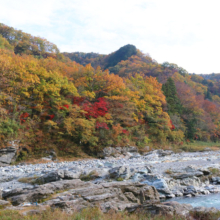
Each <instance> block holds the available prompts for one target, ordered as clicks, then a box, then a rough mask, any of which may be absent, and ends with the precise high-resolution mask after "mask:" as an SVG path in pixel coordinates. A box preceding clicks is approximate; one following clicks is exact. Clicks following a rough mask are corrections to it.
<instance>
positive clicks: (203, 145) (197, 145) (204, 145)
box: [179, 141, 220, 152]
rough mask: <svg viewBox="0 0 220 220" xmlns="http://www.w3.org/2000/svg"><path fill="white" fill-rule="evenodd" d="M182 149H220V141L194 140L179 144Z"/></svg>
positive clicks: (193, 150)
mask: <svg viewBox="0 0 220 220" xmlns="http://www.w3.org/2000/svg"><path fill="white" fill-rule="evenodd" d="M179 148H180V149H181V150H184V151H188V152H196V151H200V152H202V151H206V150H207V149H208V148H209V149H210V150H213V151H215V150H220V143H215V142H204V141H192V142H186V143H183V145H182V146H179Z"/></svg>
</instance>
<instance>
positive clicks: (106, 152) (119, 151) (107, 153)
mask: <svg viewBox="0 0 220 220" xmlns="http://www.w3.org/2000/svg"><path fill="white" fill-rule="evenodd" d="M137 152H138V149H137V147H134V146H128V147H115V148H114V147H105V148H104V149H103V150H102V151H101V152H99V153H98V157H101V158H106V157H111V156H113V157H119V156H120V155H127V153H137Z"/></svg>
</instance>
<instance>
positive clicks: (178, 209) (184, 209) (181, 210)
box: [162, 201, 193, 216]
mask: <svg viewBox="0 0 220 220" xmlns="http://www.w3.org/2000/svg"><path fill="white" fill-rule="evenodd" d="M162 204H164V205H167V206H172V207H173V208H174V212H175V214H176V215H181V216H186V215H187V214H188V213H189V211H191V210H192V209H193V207H192V205H190V204H180V203H178V202H175V201H171V202H163V203H162Z"/></svg>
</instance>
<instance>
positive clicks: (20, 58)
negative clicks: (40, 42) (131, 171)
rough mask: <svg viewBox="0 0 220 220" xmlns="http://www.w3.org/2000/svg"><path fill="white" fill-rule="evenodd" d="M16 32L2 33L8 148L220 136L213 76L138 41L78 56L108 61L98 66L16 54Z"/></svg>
mask: <svg viewBox="0 0 220 220" xmlns="http://www.w3.org/2000/svg"><path fill="white" fill-rule="evenodd" d="M4 28H6V27H4ZM6 29H7V28H6ZM7 30H8V29H7ZM9 30H12V29H10V28H9ZM6 32H7V31H5V32H4V33H6ZM15 32H16V31H15ZM16 33H17V32H16ZM15 35H16V34H15ZM23 35H24V36H25V33H24V34H23ZM9 36H14V35H13V34H11V35H10V34H9V35H8V38H10V39H11V40H10V41H9V39H8V38H6V37H5V36H4V35H2V36H0V48H1V49H0V77H1V81H0V114H1V117H0V138H1V144H2V146H3V145H5V144H6V143H7V142H8V141H9V140H12V139H18V140H20V144H21V145H23V146H25V147H26V148H29V149H30V150H34V151H36V150H38V149H39V150H42V149H44V148H56V149H58V150H60V151H61V152H73V153H74V152H77V149H79V148H82V149H83V148H84V149H86V150H87V152H88V151H91V152H97V151H98V150H99V149H100V148H102V147H106V146H126V145H136V146H139V147H143V146H146V145H147V144H149V143H156V142H157V143H161V142H172V143H175V144H181V143H183V141H185V140H203V141H209V140H211V141H218V140H219V137H220V110H219V105H220V97H219V96H218V94H215V93H213V91H212V90H211V86H209V85H211V83H212V87H214V88H216V89H217V86H218V84H217V83H216V82H213V81H210V80H209V81H208V80H207V82H208V85H207V84H206V83H205V82H206V81H204V78H203V77H201V76H197V75H189V74H188V73H187V71H186V70H184V69H183V68H181V67H178V66H177V65H176V64H170V63H168V62H166V63H163V64H158V63H157V62H156V61H155V60H153V59H152V58H151V57H150V56H148V55H144V54H142V53H141V52H140V51H139V50H137V49H136V48H135V47H134V46H132V45H127V46H124V47H122V48H120V49H119V51H116V52H114V53H112V54H110V55H105V56H101V55H97V54H93V53H91V54H90V55H88V56H87V55H86V54H80V53H78V58H80V62H81V63H83V62H84V63H85V64H86V62H87V61H88V59H89V60H90V61H91V63H93V65H97V64H98V62H99V63H100V64H101V67H99V66H98V65H97V66H94V67H95V68H94V67H92V66H91V64H87V65H85V66H83V65H81V64H79V63H76V62H75V61H71V60H70V59H65V58H62V59H60V58H59V57H58V54H59V52H58V51H57V52H56V51H53V50H51V51H49V50H48V49H39V53H41V52H42V53H44V52H45V53H50V54H55V56H45V58H43V57H44V56H43V57H42V56H38V55H36V54H35V53H31V52H30V51H32V50H30V51H28V52H27V51H26V50H22V52H20V53H17V52H16V50H15V48H16V45H17V43H18V42H17V41H16V40H15V38H16V37H9ZM30 36H31V35H30ZM20 39H21V40H20V44H22V38H20ZM24 39H25V38H24ZM30 39H36V38H35V37H31V38H30ZM30 39H29V40H30ZM13 42H15V43H13ZM16 42H17V43H16ZM30 42H31V40H30ZM38 48H39V47H38ZM32 52H33V51H32ZM42 53H41V55H42ZM75 55H76V54H75ZM97 60H98V61H97ZM105 67H109V70H110V71H109V70H108V69H106V70H102V68H103V69H105ZM113 72H114V73H115V74H114V73H113ZM218 89H219V87H218Z"/></svg>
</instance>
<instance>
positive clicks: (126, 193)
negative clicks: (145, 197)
mask: <svg viewBox="0 0 220 220" xmlns="http://www.w3.org/2000/svg"><path fill="white" fill-rule="evenodd" d="M124 195H125V196H126V197H127V199H128V200H129V201H131V202H133V203H140V200H139V199H138V198H136V197H135V196H134V194H133V193H132V192H125V193H124Z"/></svg>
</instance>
